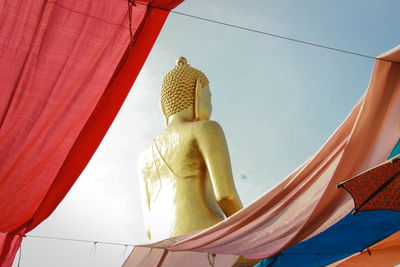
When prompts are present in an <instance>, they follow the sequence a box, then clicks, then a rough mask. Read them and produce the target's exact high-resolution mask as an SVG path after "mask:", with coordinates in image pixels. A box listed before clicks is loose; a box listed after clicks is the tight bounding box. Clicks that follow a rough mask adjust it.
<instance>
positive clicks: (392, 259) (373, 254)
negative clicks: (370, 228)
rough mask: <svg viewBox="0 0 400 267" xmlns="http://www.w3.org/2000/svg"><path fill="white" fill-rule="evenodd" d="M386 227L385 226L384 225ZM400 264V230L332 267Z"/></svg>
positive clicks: (371, 266) (367, 266)
mask: <svg viewBox="0 0 400 267" xmlns="http://www.w3.org/2000/svg"><path fill="white" fill-rule="evenodd" d="M382 227H384V226H382ZM397 264H400V232H397V233H395V234H393V235H391V236H390V237H388V238H386V239H384V240H382V241H381V242H378V243H376V244H375V245H373V246H371V247H369V248H368V249H366V250H364V251H363V252H360V253H357V254H354V255H352V256H350V257H348V258H346V259H343V260H341V261H338V262H335V263H332V264H330V265H329V266H330V267H333V266H338V267H347V266H348V267H376V266H379V267H392V266H395V265H397Z"/></svg>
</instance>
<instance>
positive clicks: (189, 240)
mask: <svg viewBox="0 0 400 267" xmlns="http://www.w3.org/2000/svg"><path fill="white" fill-rule="evenodd" d="M382 59H384V60H376V61H375V65H374V69H373V73H372V77H371V81H370V84H369V87H368V89H367V91H366V93H365V94H364V95H363V96H362V98H361V100H360V101H359V103H358V104H357V105H356V106H355V107H354V108H353V110H352V111H351V112H350V114H349V116H348V117H347V118H346V120H345V121H344V122H343V123H342V125H340V126H339V128H338V129H337V130H336V131H335V133H334V134H333V135H332V136H331V137H330V138H329V140H328V141H327V142H326V143H325V144H324V146H323V147H322V148H321V149H320V150H319V151H318V152H317V153H316V154H315V155H314V156H313V157H312V158H311V159H309V160H308V161H306V162H305V163H304V164H303V165H302V166H300V167H299V168H298V169H297V170H295V171H294V172H293V173H292V174H290V175H289V176H288V177H287V178H286V179H284V180H283V181H282V182H281V183H280V184H279V185H278V186H276V187H275V188H273V189H272V190H271V191H269V192H267V193H266V194H265V195H264V196H262V197H261V198H259V199H258V200H256V201H255V202H253V203H252V204H250V205H249V206H248V207H246V208H244V209H243V210H241V211H239V212H238V213H236V214H234V215H233V216H232V217H230V218H228V219H227V220H224V221H223V222H221V223H219V224H217V225H215V226H213V227H211V228H208V229H206V230H204V231H201V232H199V233H192V234H188V235H186V236H180V237H177V238H172V239H168V240H164V241H160V242H157V243H154V244H150V245H143V246H137V247H136V248H135V249H134V251H133V252H132V253H131V255H130V256H129V258H128V259H127V261H126V263H125V266H151V264H150V265H148V263H149V262H152V263H154V262H156V263H158V264H159V266H179V265H180V263H182V262H184V261H185V258H186V257H190V253H189V251H190V252H191V253H192V254H193V259H196V257H195V256H194V255H195V254H196V253H198V252H200V253H203V254H204V257H205V256H206V255H205V253H204V252H206V253H215V254H217V255H216V258H215V259H216V260H218V257H219V256H222V255H224V259H225V260H226V259H227V255H231V256H232V259H234V257H236V256H234V255H243V256H245V257H247V258H264V257H270V256H273V255H276V254H277V253H279V252H281V251H283V250H285V249H288V248H289V247H292V246H293V245H295V244H297V243H299V242H301V241H304V240H307V239H310V238H312V237H314V236H316V235H317V234H319V233H321V232H323V231H325V230H326V229H328V228H329V227H330V226H332V225H334V224H335V223H336V222H338V221H339V220H340V219H342V218H343V217H345V216H346V215H347V214H348V213H349V212H350V211H351V210H352V208H353V201H352V199H351V197H350V195H349V194H348V193H347V192H345V191H344V190H339V189H337V188H336V185H337V184H338V183H340V182H343V181H345V180H347V179H349V178H351V177H353V176H355V175H356V174H358V173H360V172H363V171H365V170H367V169H369V168H371V167H373V166H375V165H377V164H379V163H381V162H382V161H384V160H386V158H387V157H388V156H389V154H390V152H391V151H392V149H393V147H394V146H395V144H396V142H397V141H398V139H399V137H400V116H398V114H400V64H398V63H393V62H400V60H399V59H400V47H397V48H396V49H394V50H392V51H389V52H388V53H386V54H385V55H384V56H383V57H382ZM386 60H387V61H386ZM389 61H393V62H389ZM266 165H268V163H266ZM266 179H267V178H266ZM393 231H396V229H393ZM155 250H157V251H156V252H155ZM178 251H186V252H187V253H185V254H182V256H180V255H178V254H177V252H178ZM207 256H209V255H207ZM203 260H204V259H203ZM278 261H279V258H278V259H277V260H276V262H278ZM297 264H299V262H296V265H297ZM191 266H201V264H200V262H197V261H196V260H193V261H192V263H191ZM215 266H218V264H217V261H216V264H215ZM220 266H222V265H220Z"/></svg>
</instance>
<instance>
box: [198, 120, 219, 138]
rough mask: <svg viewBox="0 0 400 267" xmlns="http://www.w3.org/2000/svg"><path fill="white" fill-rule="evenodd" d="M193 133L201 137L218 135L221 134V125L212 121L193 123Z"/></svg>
mask: <svg viewBox="0 0 400 267" xmlns="http://www.w3.org/2000/svg"><path fill="white" fill-rule="evenodd" d="M193 128H194V130H195V132H197V133H198V134H202V135H204V134H205V135H210V134H211V135H220V134H223V130H222V127H221V125H220V124H219V123H218V122H216V121H212V120H206V121H197V122H193Z"/></svg>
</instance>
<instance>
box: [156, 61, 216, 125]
mask: <svg viewBox="0 0 400 267" xmlns="http://www.w3.org/2000/svg"><path fill="white" fill-rule="evenodd" d="M208 84H209V82H208V79H207V77H206V76H205V75H204V73H202V72H201V71H200V70H198V69H195V68H193V67H192V66H190V65H189V64H187V60H186V59H185V58H184V57H180V58H178V60H177V61H176V66H175V67H174V68H173V69H172V70H171V71H169V72H168V73H167V75H165V77H164V79H163V82H162V84H161V100H160V102H161V103H160V104H161V110H162V112H163V114H164V116H165V118H166V121H167V124H168V118H170V117H171V116H174V115H179V114H182V112H186V114H192V115H191V117H192V120H208V119H210V116H211V111H212V108H211V93H210V89H209V86H208Z"/></svg>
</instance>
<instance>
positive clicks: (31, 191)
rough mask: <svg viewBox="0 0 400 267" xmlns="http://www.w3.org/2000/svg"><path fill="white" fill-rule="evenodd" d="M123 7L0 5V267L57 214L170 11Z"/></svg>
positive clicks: (163, 6)
mask: <svg viewBox="0 0 400 267" xmlns="http://www.w3.org/2000/svg"><path fill="white" fill-rule="evenodd" d="M182 1H183V0H169V1H168V0H159V1H137V2H136V6H134V7H133V15H132V30H133V33H134V44H133V46H132V49H131V50H129V49H127V47H129V46H128V45H129V40H130V37H129V28H128V27H129V26H128V25H129V23H128V2H127V1H125V0H113V1H109V0H96V1H94V0H79V1H78V0H76V1H71V0H64V1H63V0H53V1H51V0H48V1H46V0H39V1H38V0H31V1H26V0H25V1H22V0H18V1H17V0H9V1H2V2H1V3H0V22H1V23H0V88H1V89H0V266H11V264H12V261H13V258H14V256H15V253H16V251H17V250H18V247H19V244H20V242H21V235H23V234H24V233H26V232H28V231H30V230H32V229H33V228H34V227H36V226H37V225H38V224H39V223H40V222H41V221H43V220H44V219H46V218H47V217H48V216H49V215H50V214H51V212H52V211H53V210H54V209H55V208H56V207H57V205H58V204H59V202H60V201H61V200H62V199H63V198H64V196H65V195H66V193H67V192H68V190H69V189H70V188H71V186H72V185H73V183H74V182H75V180H76V179H77V177H78V176H79V174H80V173H81V172H82V170H83V169H84V168H85V166H86V164H87V163H88V161H89V160H90V158H91V156H92V155H93V153H94V152H95V150H96V148H97V147H98V145H99V144H100V142H101V140H102V138H103V136H104V135H105V133H106V131H107V130H108V128H109V126H110V125H111V123H112V121H113V119H114V118H115V116H116V114H117V112H118V110H119V108H120V107H121V105H122V103H123V101H124V99H125V97H126V95H127V94H128V92H129V90H130V88H131V86H132V84H133V82H134V81H135V79H136V77H137V75H138V73H139V71H140V69H141V67H142V66H143V64H144V62H145V60H146V58H147V55H148V53H149V52H150V50H151V48H152V46H153V44H154V42H155V40H156V38H157V36H158V34H159V32H160V30H161V28H162V26H163V24H164V22H165V19H166V18H167V16H168V13H169V11H168V10H170V9H172V8H174V7H175V6H177V5H178V4H179V3H180V2H182Z"/></svg>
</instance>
